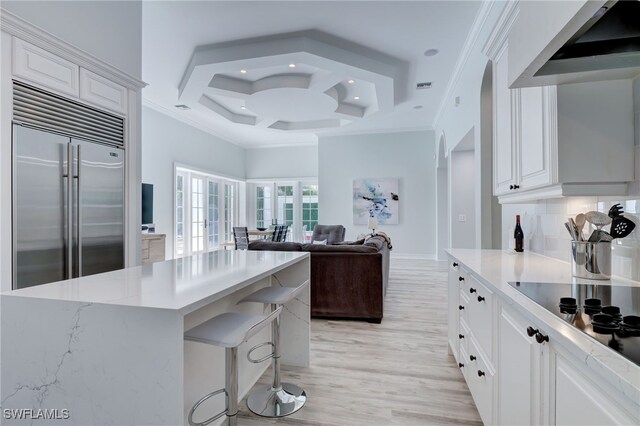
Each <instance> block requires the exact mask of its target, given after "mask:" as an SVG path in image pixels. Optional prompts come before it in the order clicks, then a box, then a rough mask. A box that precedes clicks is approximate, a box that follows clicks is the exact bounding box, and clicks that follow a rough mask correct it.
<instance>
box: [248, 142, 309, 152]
mask: <svg viewBox="0 0 640 426" xmlns="http://www.w3.org/2000/svg"><path fill="white" fill-rule="evenodd" d="M303 146H318V141H314V142H300V143H281V144H277V143H276V144H268V145H251V146H246V147H245V149H246V150H257V149H268V148H298V147H303Z"/></svg>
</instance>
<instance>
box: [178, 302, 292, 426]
mask: <svg viewBox="0 0 640 426" xmlns="http://www.w3.org/2000/svg"><path fill="white" fill-rule="evenodd" d="M280 312H282V307H280V308H278V309H275V310H273V311H272V312H271V313H270V314H269V315H267V316H264V315H249V314H243V313H239V312H226V313H224V314H220V315H218V316H215V317H213V318H211V319H210V320H208V321H205V322H203V323H202V324H200V325H198V326H195V327H193V328H192V329H190V330H187V331H186V332H185V333H184V339H185V340H190V341H193V342H200V343H205V344H208V345H214V346H220V347H223V348H225V387H224V388H223V389H218V390H216V391H213V392H211V393H209V394H207V395H205V396H204V397H202V398H201V399H200V400H199V401H198V402H196V403H195V404H194V405H193V407H191V410H190V411H189V417H188V421H189V424H190V425H191V426H205V425H208V424H210V423H212V422H214V421H216V420H217V419H219V418H220V417H222V416H223V415H225V414H226V415H227V420H228V422H227V424H228V425H229V426H236V425H237V424H238V346H240V345H241V344H242V343H244V342H246V341H247V340H249V339H250V338H251V337H253V336H254V335H255V334H256V333H258V332H259V331H260V330H262V329H263V328H264V327H266V326H267V325H269V324H270V323H272V322H273V321H274V320H276V319H277V318H278V317H279V315H280ZM222 393H224V394H226V396H227V398H226V408H225V410H223V411H222V412H220V413H218V414H216V415H214V416H213V417H210V418H209V419H207V420H203V421H201V422H196V421H194V420H193V415H194V413H195V411H196V409H197V408H198V407H199V406H200V405H201V404H202V403H203V402H205V401H206V400H208V399H209V398H212V397H214V396H216V395H219V394H222Z"/></svg>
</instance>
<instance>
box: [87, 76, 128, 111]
mask: <svg viewBox="0 0 640 426" xmlns="http://www.w3.org/2000/svg"><path fill="white" fill-rule="evenodd" d="M80 99H83V100H85V101H88V102H91V103H93V104H95V105H98V106H101V107H104V108H108V109H110V110H112V111H115V112H118V113H120V114H125V113H126V112H127V89H126V88H125V87H122V86H120V85H119V84H116V83H114V82H112V81H110V80H108V79H106V78H104V77H101V76H99V75H98V74H95V73H92V72H91V71H87V70H85V69H84V68H81V69H80Z"/></svg>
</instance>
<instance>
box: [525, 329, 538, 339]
mask: <svg viewBox="0 0 640 426" xmlns="http://www.w3.org/2000/svg"><path fill="white" fill-rule="evenodd" d="M537 333H538V329H537V328H533V327H527V334H528V335H529V337H533V336H535V335H536V334H537Z"/></svg>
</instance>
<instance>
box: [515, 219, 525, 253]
mask: <svg viewBox="0 0 640 426" xmlns="http://www.w3.org/2000/svg"><path fill="white" fill-rule="evenodd" d="M513 237H514V238H515V240H516V251H517V252H518V253H522V252H523V251H524V232H523V231H522V227H521V226H520V215H519V214H518V215H516V229H515V231H514V232H513Z"/></svg>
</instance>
